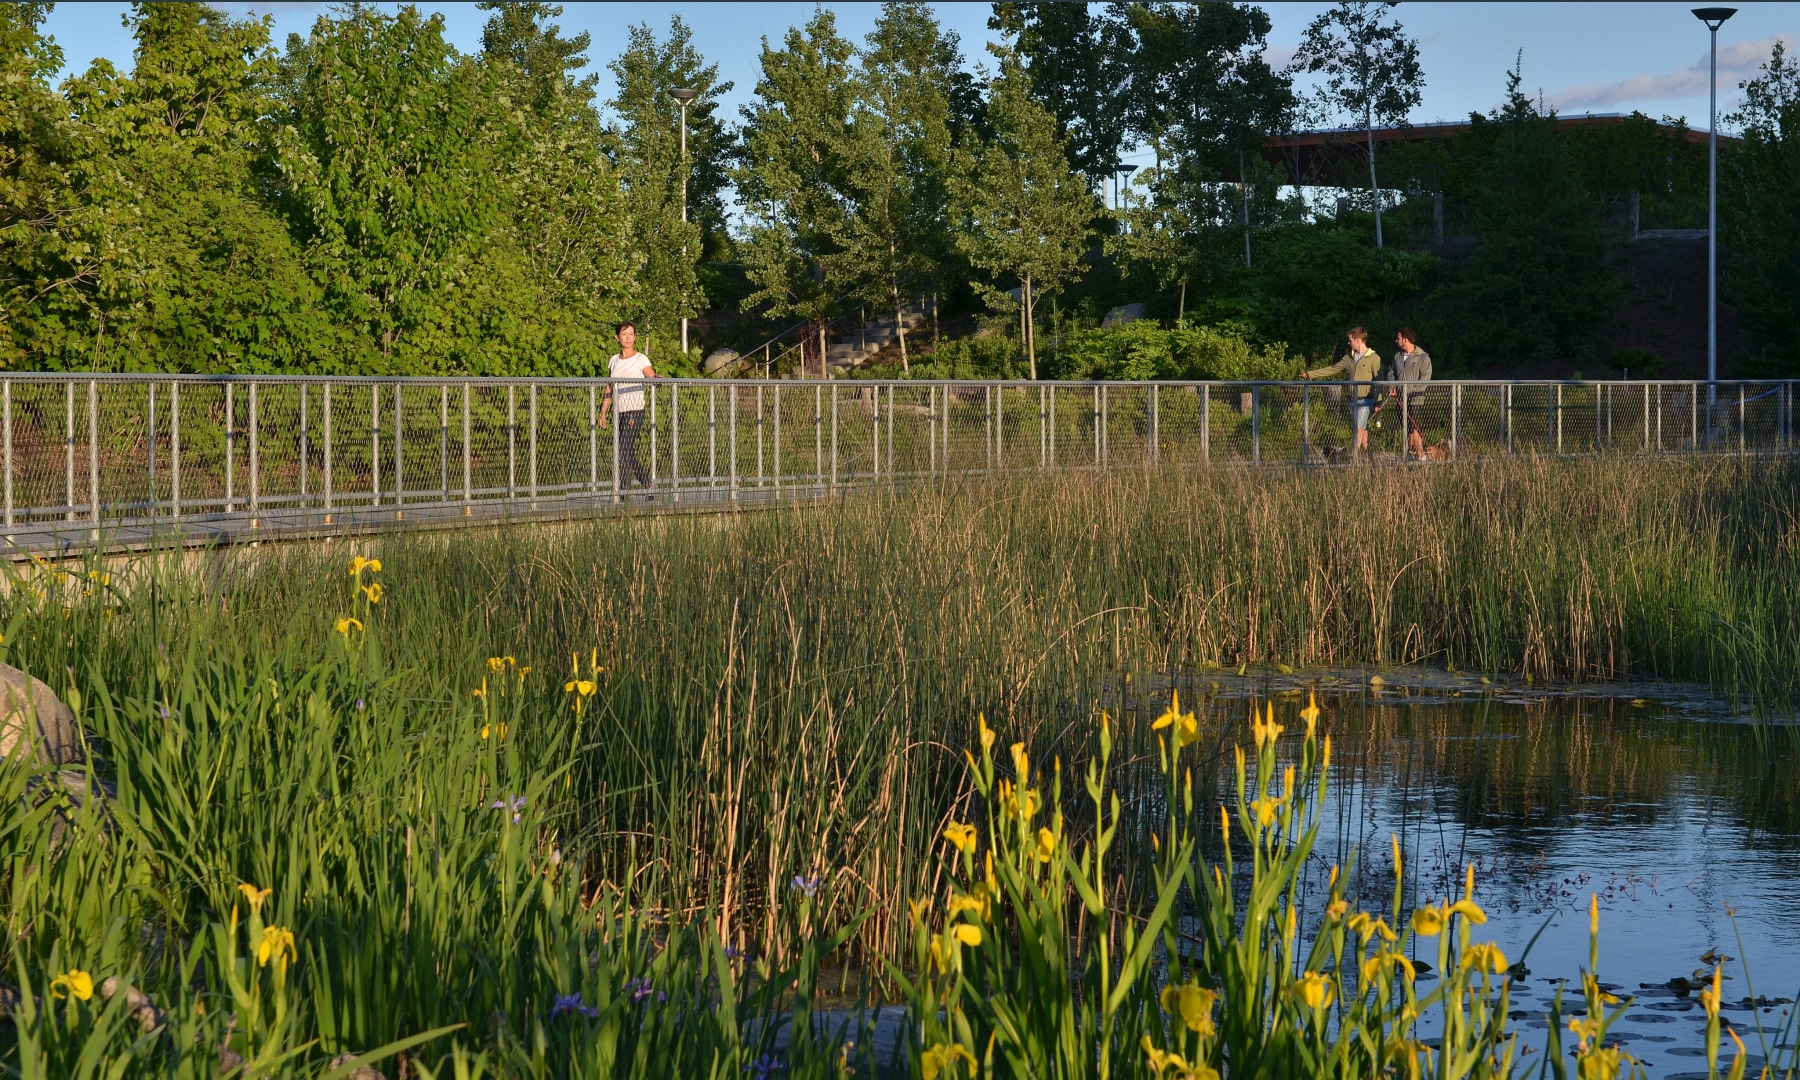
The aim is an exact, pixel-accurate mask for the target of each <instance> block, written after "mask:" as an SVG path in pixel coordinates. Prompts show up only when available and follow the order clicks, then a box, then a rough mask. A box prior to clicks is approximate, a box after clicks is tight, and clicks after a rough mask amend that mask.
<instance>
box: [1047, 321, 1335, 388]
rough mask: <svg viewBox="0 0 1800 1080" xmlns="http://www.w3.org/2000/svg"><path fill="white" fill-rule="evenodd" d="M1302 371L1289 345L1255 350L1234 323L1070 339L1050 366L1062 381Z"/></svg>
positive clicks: (1146, 325) (1131, 327)
mask: <svg viewBox="0 0 1800 1080" xmlns="http://www.w3.org/2000/svg"><path fill="white" fill-rule="evenodd" d="M1300 368H1301V364H1300V361H1299V360H1298V359H1290V358H1289V357H1288V354H1287V345H1286V343H1284V342H1275V343H1273V344H1270V345H1264V346H1260V347H1259V346H1256V345H1253V344H1251V342H1250V339H1249V337H1248V336H1247V335H1246V334H1245V333H1244V332H1243V331H1242V329H1241V328H1239V327H1238V326H1235V325H1233V324H1230V323H1226V324H1222V325H1218V326H1196V327H1185V328H1179V329H1174V330H1165V329H1163V328H1161V327H1159V326H1157V325H1156V324H1155V323H1152V322H1143V321H1140V322H1134V323H1126V324H1125V325H1124V326H1114V327H1108V328H1106V329H1100V330H1081V331H1077V332H1075V333H1073V334H1070V335H1068V336H1067V337H1065V338H1063V340H1062V343H1061V346H1060V348H1059V349H1058V350H1057V353H1056V356H1055V358H1054V359H1053V360H1052V362H1051V364H1050V365H1049V369H1050V371H1051V372H1052V374H1053V375H1054V377H1056V378H1059V379H1289V378H1293V377H1295V376H1297V375H1298V374H1299V373H1300Z"/></svg>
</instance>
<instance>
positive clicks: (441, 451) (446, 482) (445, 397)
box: [438, 383, 450, 503]
mask: <svg viewBox="0 0 1800 1080" xmlns="http://www.w3.org/2000/svg"><path fill="white" fill-rule="evenodd" d="M438 486H439V487H440V488H441V489H442V490H443V493H444V494H443V500H444V502H446V503H448V502H449V501H450V384H449V383H444V384H442V385H440V386H439V387H438Z"/></svg>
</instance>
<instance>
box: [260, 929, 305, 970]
mask: <svg viewBox="0 0 1800 1080" xmlns="http://www.w3.org/2000/svg"><path fill="white" fill-rule="evenodd" d="M295 958H296V953H295V951H294V932H293V931H292V930H288V929H284V928H283V927H279V926H265V927H263V932H262V940H261V941H259V942H257V943H256V962H257V963H258V964H261V965H262V966H264V967H267V966H268V964H269V961H271V960H282V961H284V962H292V961H293V960H294V959H295Z"/></svg>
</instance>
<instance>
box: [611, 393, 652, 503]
mask: <svg viewBox="0 0 1800 1080" xmlns="http://www.w3.org/2000/svg"><path fill="white" fill-rule="evenodd" d="M643 426H644V410H642V409H632V410H631V411H629V412H621V413H620V414H619V469H620V472H619V480H620V483H621V485H622V486H624V487H631V486H632V485H634V484H636V485H641V486H643V487H649V486H650V471H649V470H648V469H646V468H644V463H643V461H642V460H641V459H640V458H639V457H638V445H637V441H638V431H639V430H641V429H642V428H643Z"/></svg>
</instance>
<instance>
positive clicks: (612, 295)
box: [482, 3, 645, 374]
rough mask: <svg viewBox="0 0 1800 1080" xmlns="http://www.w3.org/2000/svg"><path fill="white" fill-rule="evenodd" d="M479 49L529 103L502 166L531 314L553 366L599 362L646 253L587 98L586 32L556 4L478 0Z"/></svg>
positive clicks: (636, 298)
mask: <svg viewBox="0 0 1800 1080" xmlns="http://www.w3.org/2000/svg"><path fill="white" fill-rule="evenodd" d="M482 7H483V8H486V9H488V10H491V11H492V12H493V13H494V14H493V15H491V16H490V17H489V19H488V23H487V26H486V27H485V28H484V30H483V32H482V55H483V57H484V59H485V61H486V62H487V63H489V64H491V65H493V66H495V67H496V68H497V69H498V70H499V71H500V73H501V78H502V81H503V82H504V83H505V85H507V86H508V87H509V88H510V93H511V94H512V95H513V96H514V99H515V100H517V101H520V102H522V103H524V104H525V105H526V112H525V114H524V115H523V117H522V118H521V119H520V123H521V124H522V126H523V138H522V139H520V140H519V141H518V142H517V144H516V148H515V154H516V157H515V158H514V159H513V161H512V163H511V165H510V167H509V168H508V169H507V175H508V178H509V183H510V191H509V192H508V194H507V196H506V199H505V202H506V205H507V207H508V209H509V211H510V218H511V221H510V229H509V235H510V240H511V243H512V245H513V246H514V247H515V248H516V249H517V251H518V252H519V254H520V257H521V258H522V259H523V261H524V264H525V270H526V275H527V279H528V281H529V282H530V287H531V288H532V289H533V291H534V293H535V295H536V302H535V303H533V304H532V305H531V307H530V309H529V311H530V313H531V314H530V316H529V321H531V322H533V323H535V324H536V336H537V337H538V338H539V339H540V340H539V341H538V342H536V346H537V348H538V349H539V350H540V351H543V352H547V353H548V354H549V355H550V356H552V357H555V358H557V362H556V364H555V370H557V371H559V372H561V373H568V374H573V373H575V372H577V371H589V370H598V365H599V361H600V358H601V357H603V356H605V355H606V353H607V352H608V351H609V350H610V348H611V339H612V325H613V324H614V323H616V322H617V321H619V320H620V319H625V318H631V317H634V316H636V315H637V314H638V312H637V308H638V305H639V303H640V302H641V294H640V287H641V282H640V279H641V276H642V271H643V268H644V263H645V259H644V256H643V252H642V251H641V249H640V248H639V247H638V245H637V244H636V243H634V242H633V237H632V229H631V218H630V215H629V213H628V212H627V208H626V206H625V198H624V195H623V194H622V192H621V190H620V186H619V182H618V174H617V172H616V171H615V170H614V168H613V165H612V162H611V161H610V160H609V159H608V157H607V153H606V150H607V145H606V142H607V140H606V132H605V131H604V129H603V128H602V126H601V123H600V117H599V114H598V113H597V112H596V111H595V108H594V100H593V99H594V94H593V87H594V84H595V82H596V77H595V76H591V75H590V76H587V77H585V78H582V79H579V80H578V79H576V78H575V77H574V76H573V74H572V73H573V72H576V71H579V70H580V69H581V68H583V67H585V66H586V64H587V57H586V55H585V53H586V50H587V46H588V35H587V33H586V32H585V31H584V32H582V33H580V34H577V35H576V36H575V37H573V38H563V37H562V36H561V34H560V31H559V28H558V27H557V26H556V25H555V24H553V23H551V22H550V20H551V19H553V18H555V17H557V16H559V15H561V14H562V9H561V7H560V5H555V4H537V3H487V4H483V5H482Z"/></svg>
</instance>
